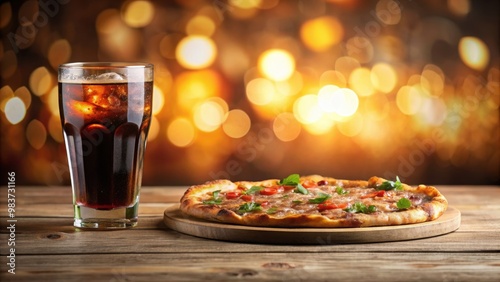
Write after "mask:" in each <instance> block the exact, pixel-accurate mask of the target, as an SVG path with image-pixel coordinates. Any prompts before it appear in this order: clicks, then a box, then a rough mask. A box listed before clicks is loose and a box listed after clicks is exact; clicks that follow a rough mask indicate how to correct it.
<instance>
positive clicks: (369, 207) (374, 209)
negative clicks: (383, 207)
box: [363, 205, 377, 213]
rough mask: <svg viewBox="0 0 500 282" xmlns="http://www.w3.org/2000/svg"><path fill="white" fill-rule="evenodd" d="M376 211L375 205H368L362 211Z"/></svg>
mask: <svg viewBox="0 0 500 282" xmlns="http://www.w3.org/2000/svg"><path fill="white" fill-rule="evenodd" d="M376 211H377V207H376V206H374V205H369V206H368V207H367V208H366V209H365V210H364V211H363V213H374V212H376Z"/></svg>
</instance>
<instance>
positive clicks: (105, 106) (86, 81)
mask: <svg viewBox="0 0 500 282" xmlns="http://www.w3.org/2000/svg"><path fill="white" fill-rule="evenodd" d="M58 82H59V110H60V115H61V122H62V128H63V134H64V141H65V144H66V153H67V157H68V164H69V170H70V178H71V186H72V190H73V206H74V214H75V220H74V226H76V227H79V228H94V229H119V228H128V227H133V226H135V225H137V218H138V206H139V191H140V187H141V182H142V169H143V158H144V150H145V148H146V140H147V135H148V130H149V125H150V122H151V111H152V95H153V65H152V64H143V63H118V62H109V63H101V62H88V63H69V64H64V65H61V66H59V76H58Z"/></svg>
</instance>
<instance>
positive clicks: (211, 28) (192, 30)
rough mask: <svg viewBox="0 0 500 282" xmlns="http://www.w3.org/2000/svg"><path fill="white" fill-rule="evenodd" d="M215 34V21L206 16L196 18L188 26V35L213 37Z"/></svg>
mask: <svg viewBox="0 0 500 282" xmlns="http://www.w3.org/2000/svg"><path fill="white" fill-rule="evenodd" d="M214 32H215V23H214V21H213V20H212V19H211V18H209V17H206V16H195V17H193V18H192V19H191V20H189V22H188V23H187V25H186V33H187V34H189V35H202V36H207V37H209V36H212V34H213V33H214Z"/></svg>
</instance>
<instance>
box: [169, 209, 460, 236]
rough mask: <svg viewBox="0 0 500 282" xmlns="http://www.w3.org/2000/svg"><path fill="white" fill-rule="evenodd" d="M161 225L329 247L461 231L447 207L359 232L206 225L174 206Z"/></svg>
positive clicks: (453, 212) (189, 231) (195, 232)
mask: <svg viewBox="0 0 500 282" xmlns="http://www.w3.org/2000/svg"><path fill="white" fill-rule="evenodd" d="M163 221H164V223H165V225H166V226H167V227H169V228H171V229H173V230H176V231H178V232H181V233H185V234H188V235H193V236H197V237H202V238H207V239H215V240H222V241H231V242H242V243H263V244H304V245H306V244H307V245H311V244H314V245H328V244H338V243H372V242H390V241H403V240H413V239H421V238H427V237H433V236H438V235H443V234H446V233H450V232H453V231H455V230H457V229H458V228H459V227H460V211H459V210H457V209H456V208H453V207H448V209H447V211H446V212H445V213H444V214H443V215H442V216H441V217H439V218H438V219H436V220H434V221H430V222H424V223H417V224H408V225H398V226H381V227H361V228H273V227H253V226H241V225H233V224H225V223H217V222H209V221H206V220H203V219H198V218H194V217H191V216H188V215H185V214H183V213H182V212H181V211H180V210H179V206H178V205H177V204H175V205H172V206H169V207H168V208H167V209H166V210H165V212H164V217H163Z"/></svg>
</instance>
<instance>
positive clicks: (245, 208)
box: [238, 202, 262, 214]
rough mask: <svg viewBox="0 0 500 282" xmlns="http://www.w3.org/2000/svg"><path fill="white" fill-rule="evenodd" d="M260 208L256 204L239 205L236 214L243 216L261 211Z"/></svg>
mask: <svg viewBox="0 0 500 282" xmlns="http://www.w3.org/2000/svg"><path fill="white" fill-rule="evenodd" d="M261 210H262V208H261V207H260V204H259V203H256V202H248V203H244V204H243V205H241V206H240V207H239V209H238V213H240V214H243V213H246V212H254V211H261Z"/></svg>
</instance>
